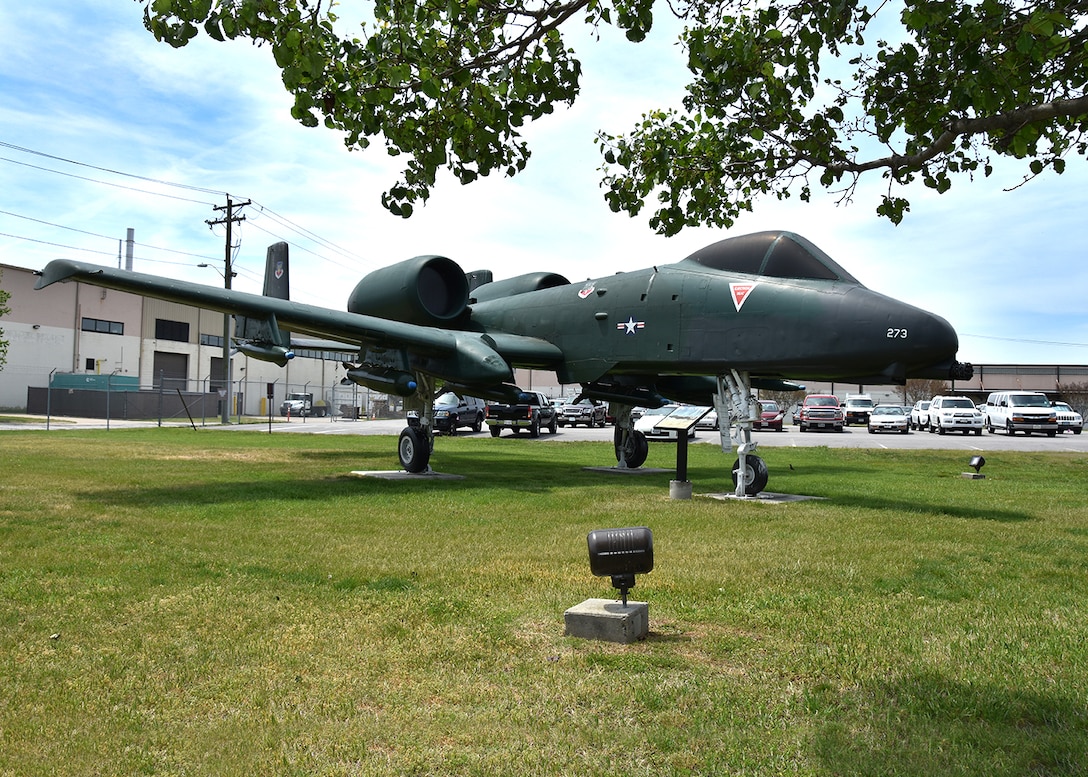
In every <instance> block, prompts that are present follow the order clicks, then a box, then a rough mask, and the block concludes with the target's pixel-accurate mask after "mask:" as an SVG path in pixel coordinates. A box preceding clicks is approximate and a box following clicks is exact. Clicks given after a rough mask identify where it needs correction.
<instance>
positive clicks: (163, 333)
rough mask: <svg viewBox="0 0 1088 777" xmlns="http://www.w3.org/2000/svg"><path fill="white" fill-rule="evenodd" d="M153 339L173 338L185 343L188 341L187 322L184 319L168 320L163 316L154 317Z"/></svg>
mask: <svg viewBox="0 0 1088 777" xmlns="http://www.w3.org/2000/svg"><path fill="white" fill-rule="evenodd" d="M155 339H156V340H174V341H176V342H179V343H187V342H189V324H188V323H186V322H185V321H170V320H168V319H165V318H156V319H155Z"/></svg>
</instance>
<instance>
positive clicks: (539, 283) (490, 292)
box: [472, 272, 570, 302]
mask: <svg viewBox="0 0 1088 777" xmlns="http://www.w3.org/2000/svg"><path fill="white" fill-rule="evenodd" d="M568 285H570V281H568V280H567V279H566V278H564V277H563V276H562V275H559V274H558V273H554V272H533V273H526V274H525V275H519V276H517V277H516V278H507V279H506V280H504V281H494V282H492V283H485V284H482V285H480V286H478V287H476V288H475V289H473V290H472V301H473V302H487V301H488V300H493V299H504V298H506V297H513V296H515V295H517V294H526V293H528V292H530V291H540V290H541V289H553V288H555V287H556V286H568Z"/></svg>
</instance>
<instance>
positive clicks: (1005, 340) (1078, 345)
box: [960, 332, 1088, 348]
mask: <svg viewBox="0 0 1088 777" xmlns="http://www.w3.org/2000/svg"><path fill="white" fill-rule="evenodd" d="M960 337H975V338H978V339H979V340H998V341H1000V342H1003V343H1027V344H1028V345H1061V346H1067V347H1069V348H1088V343H1063V342H1060V341H1057V340H1027V339H1024V338H1019V337H994V336H992V335H972V334H968V333H966V332H960Z"/></svg>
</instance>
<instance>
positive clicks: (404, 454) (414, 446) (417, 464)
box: [397, 426, 431, 472]
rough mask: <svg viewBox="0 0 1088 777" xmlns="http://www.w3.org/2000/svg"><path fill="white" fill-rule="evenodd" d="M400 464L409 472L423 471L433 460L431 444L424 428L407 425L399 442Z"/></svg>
mask: <svg viewBox="0 0 1088 777" xmlns="http://www.w3.org/2000/svg"><path fill="white" fill-rule="evenodd" d="M397 454H398V455H399V456H400V464H401V466H402V467H404V468H405V469H406V470H408V471H409V472H423V471H424V470H426V469H427V463H428V462H429V461H430V460H431V445H430V440H428V439H427V434H426V432H424V431H423V430H422V429H417V428H415V427H414V426H406V427H404V430H403V431H402V432H401V433H400V440H399V441H398V442H397Z"/></svg>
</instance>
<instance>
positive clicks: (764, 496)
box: [697, 491, 827, 504]
mask: <svg viewBox="0 0 1088 777" xmlns="http://www.w3.org/2000/svg"><path fill="white" fill-rule="evenodd" d="M697 496H705V497H709V498H710V499H721V500H723V501H725V500H729V499H735V500H736V501H738V502H758V503H759V504H786V503H787V502H805V501H808V500H809V499H826V498H827V497H823V496H801V495H799V494H776V493H774V492H771V491H763V492H761V493H759V494H756V495H755V496H737V495H736V494H735V493H733V492H732V491H730V492H728V493H724V494H697Z"/></svg>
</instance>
